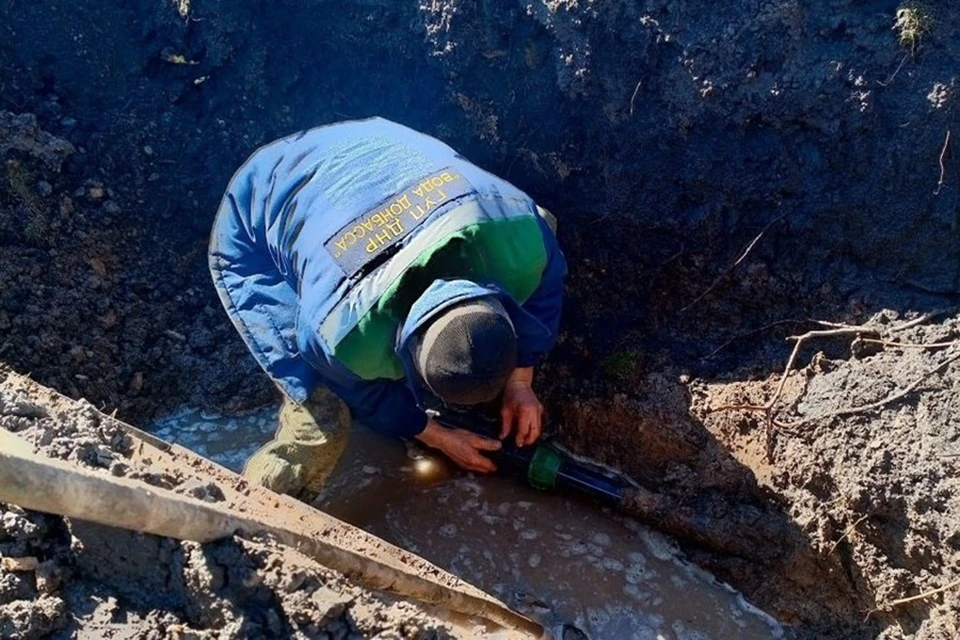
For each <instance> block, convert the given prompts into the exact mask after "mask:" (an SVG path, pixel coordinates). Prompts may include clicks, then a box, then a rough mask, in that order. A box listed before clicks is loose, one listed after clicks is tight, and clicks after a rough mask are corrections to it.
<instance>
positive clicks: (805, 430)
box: [0, 0, 960, 639]
mask: <svg viewBox="0 0 960 640" xmlns="http://www.w3.org/2000/svg"><path fill="white" fill-rule="evenodd" d="M903 11H906V13H904V12H903ZM0 17H2V18H3V20H0V70H2V71H0V109H5V110H6V111H4V112H0V156H2V160H3V163H4V164H3V167H2V170H3V175H2V176H0V178H2V179H0V360H2V361H4V362H6V363H8V364H10V365H11V366H13V367H14V368H15V369H16V370H18V371H20V372H23V373H30V374H31V375H32V376H33V377H34V378H35V379H37V380H38V381H40V382H42V383H43V384H46V385H48V386H50V387H53V388H55V389H57V390H58V391H60V392H62V393H65V394H67V395H69V396H71V397H74V398H86V399H88V400H89V402H91V403H93V404H94V405H95V406H96V407H97V408H102V409H104V410H106V411H107V412H108V413H109V412H111V411H113V410H114V409H116V410H118V412H119V413H118V415H119V416H120V417H121V418H124V419H125V420H128V421H130V422H133V423H142V422H143V421H145V420H147V419H149V418H150V417H153V416H155V415H157V414H159V413H163V412H164V411H167V410H170V409H172V408H174V407H176V406H179V405H181V404H190V405H192V406H197V407H210V408H217V409H228V410H229V409H237V408H244V407H251V406H256V405H258V404H262V403H264V402H267V401H270V400H271V399H272V396H271V387H270V385H269V383H268V382H267V381H266V380H265V379H264V377H263V376H262V374H260V373H259V371H258V370H257V368H256V365H255V364H254V362H253V360H252V358H250V357H249V355H248V354H247V353H246V352H245V350H244V347H243V345H242V343H241V342H240V340H239V339H238V338H237V336H236V335H235V332H234V331H233V329H232V327H231V326H230V325H229V323H228V322H227V320H226V318H225V316H224V314H223V312H222V310H221V309H220V308H219V303H218V302H217V300H216V297H215V295H214V294H213V291H212V287H211V286H210V284H209V276H208V275H207V273H206V268H205V260H204V251H205V245H206V239H207V234H208V231H209V226H210V223H211V220H212V217H213V215H214V212H215V210H216V206H217V202H218V200H219V198H220V196H221V194H222V192H223V189H224V187H225V185H226V183H227V181H228V179H229V177H230V175H231V174H232V172H233V171H234V170H235V169H236V167H237V166H239V164H240V163H241V162H242V161H243V160H244V159H245V158H246V157H247V155H249V153H250V152H251V151H252V150H253V149H254V148H255V147H256V146H257V145H259V144H262V143H265V142H267V141H269V140H271V139H274V138H276V137H279V136H281V135H285V134H287V133H290V132H292V131H296V130H298V129H302V128H305V127H308V126H312V125H315V124H321V123H326V122H333V121H336V120H342V119H346V118H354V117H365V116H369V115H383V116H385V117H389V118H392V119H395V120H398V121H401V122H403V123H405V124H408V125H411V126H413V127H415V128H418V129H421V130H423V131H425V132H427V133H430V134H433V135H436V136H439V137H441V138H443V139H444V140H446V141H448V142H449V143H450V144H451V145H453V146H454V147H456V148H457V149H458V150H460V151H461V152H462V153H464V154H465V155H466V156H467V157H469V158H470V159H471V160H473V161H475V162H477V163H479V164H481V165H483V166H484V167H485V168H488V169H490V170H491V171H493V172H495V173H498V174H500V175H503V176H504V177H506V178H507V179H510V180H512V181H514V182H515V183H517V184H518V185H519V186H520V187H522V188H524V189H526V190H527V191H528V192H529V193H531V194H532V195H533V196H534V197H535V198H537V199H538V201H540V202H541V203H542V204H544V205H545V206H547V207H548V208H550V209H551V210H552V211H554V212H555V213H557V214H558V216H559V218H560V233H559V235H560V239H561V243H562V245H563V247H564V250H565V252H566V254H567V257H568V260H569V262H570V265H571V270H570V276H569V279H568V287H567V297H566V300H567V302H566V309H565V312H564V321H563V325H564V330H563V334H562V335H561V338H560V341H559V344H558V345H557V348H556V349H555V350H554V352H553V353H552V354H551V357H550V359H549V361H548V362H547V363H546V364H545V365H544V367H542V369H541V371H540V380H539V383H538V386H539V389H540V391H541V394H542V396H543V398H544V400H545V403H546V404H547V405H548V408H549V415H550V423H551V425H552V428H553V429H554V430H555V431H557V432H558V437H559V439H560V440H561V442H563V443H564V444H565V445H567V446H569V447H570V448H572V449H573V450H575V451H577V452H578V453H581V454H584V455H588V456H590V457H592V458H594V459H597V460H600V461H602V462H604V463H607V464H610V465H613V466H616V467H618V468H620V469H622V470H624V471H625V472H627V473H629V474H630V475H631V476H633V477H634V478H635V479H636V480H637V481H638V482H639V483H640V484H641V485H642V486H643V487H644V489H645V490H646V491H647V492H648V493H647V494H643V496H644V497H643V499H642V500H640V501H639V502H637V503H636V504H633V505H630V506H631V508H633V509H634V511H635V512H636V513H637V514H638V515H640V516H642V517H646V519H647V520H648V521H650V522H651V524H653V525H655V526H658V527H660V528H662V529H663V530H665V531H667V532H668V533H672V534H674V535H675V536H677V537H678V539H679V540H680V541H681V542H682V544H684V546H685V549H686V550H687V553H688V554H689V555H690V556H691V557H692V558H694V559H695V560H697V561H698V562H700V563H702V564H703V565H704V566H706V567H708V568H709V569H711V570H712V571H714V572H715V573H716V574H717V575H719V576H720V577H721V578H723V579H725V580H729V581H730V582H731V583H732V584H733V585H735V586H736V587H738V588H739V589H741V590H743V592H744V593H745V594H746V596H747V597H748V598H750V599H751V601H753V602H754V603H756V604H757V605H759V606H761V607H762V608H764V609H766V610H768V611H770V612H771V613H773V614H775V615H777V616H778V617H779V618H780V619H781V620H783V621H785V622H787V623H789V624H792V625H793V627H794V629H795V630H796V632H797V633H799V634H801V635H807V636H809V637H829V636H831V635H832V636H834V637H844V638H845V637H862V638H872V637H883V638H901V637H909V636H913V637H918V638H934V639H940V638H953V637H956V636H957V635H958V630H957V620H958V617H960V614H958V610H960V587H958V586H957V580H958V579H960V574H958V573H957V567H958V566H960V562H958V560H960V558H958V550H960V534H958V530H960V529H958V528H960V505H958V503H957V498H956V495H957V488H958V487H957V482H958V481H957V476H958V468H957V464H958V463H957V460H958V457H957V454H958V453H960V450H958V448H960V433H958V431H957V428H958V427H957V424H958V423H960V420H958V416H957V400H956V398H957V393H956V391H957V387H958V385H960V361H953V360H951V358H952V357H953V355H954V353H955V352H956V351H957V349H958V347H957V345H956V344H955V341H956V340H957V339H960V334H958V331H960V329H958V327H960V321H958V315H957V304H958V302H960V285H958V282H960V245H958V243H957V241H956V239H957V220H958V211H960V189H958V188H957V185H958V178H960V175H958V165H957V162H956V151H955V149H956V145H957V143H958V142H960V138H958V135H960V128H958V126H957V122H958V120H957V108H956V104H957V99H956V92H957V80H956V69H958V68H960V47H958V44H957V43H960V14H958V12H957V11H956V10H955V9H953V8H950V7H948V6H946V5H944V6H940V5H934V4H932V3H931V4H924V3H900V2H896V1H890V2H886V1H884V2H866V3H865V2H855V1H853V0H833V1H830V2H825V3H820V4H818V5H817V6H816V7H812V6H811V7H807V6H804V5H803V3H797V2H765V1H757V0H737V1H735V2H729V3H726V4H723V5H722V6H721V5H718V4H717V3H715V2H705V1H703V0H650V1H644V2H583V1H581V2H574V1H570V2H563V1H546V0H543V1H538V2H526V1H524V2H516V3H514V2H504V3H490V2H484V1H473V0H443V1H437V2H429V3H397V2H388V1H385V0H384V1H380V0H368V1H364V2H353V1H350V2H346V1H343V2H340V1H337V0H334V1H327V0H324V1H322V2H321V1H313V0H288V1H284V2H278V3H273V4H270V5H269V6H268V5H264V4H263V3H256V2H243V1H232V2H219V1H218V0H203V1H201V0H195V1H193V2H176V3H160V2H152V1H147V0H137V1H134V2H129V3H124V4H123V5H122V6H121V7H116V6H108V5H107V4H104V3H100V2H88V1H83V0H81V1H78V2H75V3H73V4H72V5H71V14H70V16H69V19H68V18H67V17H66V15H65V14H63V13H62V12H61V11H60V10H59V8H58V7H57V6H56V3H28V4H23V3H16V2H13V1H12V0H9V1H6V2H2V1H0ZM914 320H921V321H920V322H918V323H916V324H914V325H911V326H907V327H903V325H904V324H906V323H910V322H913V321H914ZM822 322H831V323H840V324H843V325H844V326H848V327H849V326H855V325H862V326H863V327H864V328H863V329H862V330H860V332H859V335H858V333H857V332H855V331H852V330H846V329H844V330H843V331H841V332H838V333H837V334H835V335H825V336H817V337H815V338H813V339H810V340H809V341H807V342H806V343H805V345H804V347H803V348H802V349H801V350H800V351H799V353H798V355H797V358H796V359H795V361H794V362H793V363H792V367H791V374H790V375H789V376H788V377H787V378H786V381H785V383H784V385H783V388H782V389H780V381H781V376H782V374H783V372H784V371H785V368H786V365H787V361H788V359H789V358H790V354H791V350H792V348H793V345H794V342H793V341H791V340H789V338H790V336H800V335H803V334H805V333H807V332H810V331H823V330H828V329H831V328H832V327H830V326H827V325H824V324H822ZM870 340H879V341H881V342H882V343H877V342H870ZM917 344H924V345H929V344H937V345H942V346H936V347H918V346H916V345H917ZM771 402H772V405H771V406H770V409H769V410H767V409H764V408H763V407H764V406H765V405H768V404H769V403H771ZM16 517H17V518H27V520H30V519H31V518H34V517H35V516H21V515H19V514H17V516H16ZM41 520H43V521H45V519H41ZM31 521H32V520H31ZM38 522H39V521H38ZM44 531H53V532H55V535H54V537H56V536H61V537H60V538H57V539H61V540H66V538H65V537H63V535H65V534H63V531H64V529H63V528H62V527H60V528H58V526H54V525H50V526H47V527H46V528H45V529H44ZM56 532H59V533H56ZM48 538H49V536H48ZM58 548H60V547H58ZM71 553H72V552H71ZM45 557H46V556H45ZM18 588H19V587H18ZM89 588H91V589H92V588H102V589H108V587H106V586H97V585H96V584H92V585H91V586H90V587H89ZM31 593H32V592H31ZM101 593H106V591H102V592H101ZM51 611H54V609H51ZM186 621H187V622H188V623H190V624H193V623H191V622H190V620H186ZM263 624H267V622H263Z"/></svg>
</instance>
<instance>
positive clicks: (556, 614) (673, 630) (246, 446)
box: [151, 407, 783, 640]
mask: <svg viewBox="0 0 960 640" xmlns="http://www.w3.org/2000/svg"><path fill="white" fill-rule="evenodd" d="M276 413H277V411H276V408H274V407H271V408H265V409H261V410H258V411H256V412H253V413H249V414H246V415H242V416H235V417H230V416H225V415H220V414H213V413H205V412H201V411H199V410H195V409H185V410H182V411H180V412H178V413H176V414H173V415H171V416H168V417H167V418H165V419H163V420H160V421H158V422H157V423H155V424H154V425H153V426H152V428H151V431H152V432H153V433H154V434H155V435H157V436H159V437H161V438H164V439H165V440H168V441H172V442H176V443H178V444H180V445H182V446H185V447H187V448H190V449H193V450H194V451H196V452H197V453H199V454H201V455H203V456H206V457H208V458H210V459H212V460H214V461H216V462H218V463H220V464H222V465H224V466H226V467H228V468H230V469H232V470H234V471H239V470H240V469H241V468H242V465H243V462H244V460H245V459H246V458H247V457H248V456H249V455H250V454H252V453H253V452H254V451H255V450H256V449H257V448H258V447H259V446H260V445H261V444H262V443H263V442H265V441H266V440H267V439H269V438H270V436H271V435H272V433H273V430H274V429H275V425H276ZM315 506H317V507H318V508H321V509H323V510H325V511H327V512H328V513H331V514H332V515H334V516H336V517H338V518H340V519H342V520H345V521H347V522H349V523H351V524H353V525H356V526H358V527H361V528H362V529H364V530H366V531H369V532H370V533H373V534H375V535H378V536H380V537H381V538H383V539H385V540H387V541H388V542H391V543H393V544H396V545H398V546H401V547H403V548H406V549H408V550H410V551H412V552H414V553H417V554H419V555H420V556H422V557H424V558H425V559H427V560H428V561H430V562H433V563H434V564H436V565H438V566H440V567H442V568H444V569H446V570H447V571H450V572H451V573H453V574H455V575H457V576H459V577H461V578H463V579H465V580H467V581H468V582H470V583H472V584H474V585H476V586H478V587H480V588H481V589H484V590H486V591H487V592H489V593H492V594H494V595H495V596H497V597H498V598H500V599H501V600H503V601H504V602H506V603H508V604H509V605H510V606H512V607H513V608H515V609H517V610H519V611H521V612H523V613H525V614H526V615H529V616H531V617H533V618H535V619H537V620H538V621H540V622H541V623H543V624H545V625H547V626H548V627H550V628H554V629H556V628H560V627H561V626H562V625H565V624H566V625H573V626H574V627H575V628H576V629H577V630H580V631H582V632H583V633H584V634H585V635H586V637H588V638H623V639H627V638H637V639H647V638H650V639H657V640H660V639H663V640H667V639H676V640H698V639H706V638H734V637H735V638H743V639H744V640H754V639H756V640H759V639H762V638H780V637H783V629H782V628H781V627H780V625H779V624H778V623H777V621H776V620H775V619H774V618H773V617H771V616H769V615H767V614H766V613H764V612H763V611H761V610H760V609H758V608H756V607H755V606H753V605H752V604H750V603H749V602H748V601H747V600H746V599H745V598H744V596H743V595H742V594H740V593H739V592H737V591H736V590H734V589H733V588H731V587H729V586H727V585H726V584H723V583H721V582H719V581H717V580H716V579H714V578H713V577H712V576H711V575H710V574H708V573H707V572H705V571H703V570H701V569H700V568H698V567H697V566H695V565H694V564H692V563H690V562H688V561H687V560H685V559H684V557H683V554H682V553H681V552H680V551H679V550H678V549H677V547H676V545H675V543H674V542H673V541H672V540H670V539H669V538H667V537H665V536H663V535H662V534H660V533H658V532H655V531H653V530H651V529H649V528H648V527H646V526H644V525H642V524H640V523H638V522H636V521H635V520H633V519H631V518H628V517H624V516H621V515H618V514H616V513H613V512H612V511H610V510H609V509H606V508H603V509H601V507H600V506H599V505H596V504H593V503H590V502H588V501H585V500H581V499H576V498H573V497H570V496H565V495H559V494H553V493H547V492H539V491H536V490H534V489H531V488H528V487H526V486H523V485H522V484H520V483H519V482H517V481H515V480H514V479H512V478H508V477H503V476H498V475H493V476H488V477H482V478H480V477H476V476H474V475H472V474H464V473H462V472H459V471H458V470H456V469H455V468H454V467H453V465H451V464H450V463H448V462H447V461H445V460H444V459H443V458H442V457H440V456H439V455H433V454H431V453H430V452H425V451H422V450H419V449H415V448H410V447H405V446H404V445H403V444H401V443H398V442H395V441H392V440H387V439H384V438H382V437H380V436H377V435H376V434H374V433H372V432H370V431H369V430H367V429H365V428H363V427H361V426H355V427H354V428H353V430H352V432H351V434H350V441H349V444H348V446H347V449H346V451H345V453H344V455H343V458H342V459H341V460H340V463H339V464H338V466H337V468H336V470H335V471H334V473H333V474H332V476H331V478H330V480H329V482H328V484H327V486H326V487H325V489H324V491H323V493H322V494H321V496H320V497H319V498H318V499H317V501H316V503H315ZM568 633H569V632H568ZM566 637H574V636H570V635H568V636H566Z"/></svg>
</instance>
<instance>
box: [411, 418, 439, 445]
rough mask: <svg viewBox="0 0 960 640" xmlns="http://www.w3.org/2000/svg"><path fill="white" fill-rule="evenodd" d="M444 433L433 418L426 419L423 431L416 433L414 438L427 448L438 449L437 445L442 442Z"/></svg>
mask: <svg viewBox="0 0 960 640" xmlns="http://www.w3.org/2000/svg"><path fill="white" fill-rule="evenodd" d="M446 433H447V429H446V428H445V427H442V426H441V425H440V424H439V423H437V422H435V421H434V419H433V418H427V426H425V427H424V428H423V431H421V432H420V433H418V434H417V435H416V436H415V437H416V438H417V440H419V441H420V442H422V443H423V444H425V445H427V446H428V447H432V448H434V449H438V448H440V447H439V444H440V443H441V442H443V439H444V436H445V435H446Z"/></svg>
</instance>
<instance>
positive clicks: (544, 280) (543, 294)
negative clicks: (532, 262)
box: [517, 218, 567, 367]
mask: <svg viewBox="0 0 960 640" xmlns="http://www.w3.org/2000/svg"><path fill="white" fill-rule="evenodd" d="M539 220H540V231H541V232H542V234H543V243H544V247H545V248H546V251H547V264H546V267H545V268H544V270H543V275H542V276H541V277H540V284H539V285H538V286H537V288H536V290H535V291H534V292H533V294H532V295H531V296H530V297H529V298H528V299H527V300H526V301H525V302H524V303H523V304H522V305H520V306H521V308H522V309H523V310H524V311H526V312H527V313H529V314H530V315H531V316H533V317H534V318H536V319H537V320H539V322H540V324H542V325H543V328H544V329H546V330H545V331H542V330H541V331H531V332H529V333H521V334H520V335H519V336H518V338H519V345H518V347H519V349H518V353H517V365H518V366H520V367H532V366H534V365H536V364H537V363H538V362H539V361H540V359H541V358H543V356H545V355H546V353H547V352H548V351H550V349H552V348H553V345H554V343H556V341H557V334H558V333H559V331H560V312H561V310H562V308H563V281H564V278H566V275H567V261H566V258H564V256H563V252H561V251H560V245H559V244H558V243H557V237H556V236H555V235H554V233H553V231H552V230H551V229H550V227H549V226H547V223H546V222H545V221H544V220H543V219H542V218H541V219H539Z"/></svg>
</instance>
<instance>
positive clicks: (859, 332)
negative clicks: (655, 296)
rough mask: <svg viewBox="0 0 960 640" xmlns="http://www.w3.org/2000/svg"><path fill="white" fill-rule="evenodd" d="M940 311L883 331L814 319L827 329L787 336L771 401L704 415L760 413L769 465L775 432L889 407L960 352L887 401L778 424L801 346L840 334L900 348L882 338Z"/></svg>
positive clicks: (875, 327) (936, 345)
mask: <svg viewBox="0 0 960 640" xmlns="http://www.w3.org/2000/svg"><path fill="white" fill-rule="evenodd" d="M704 295H705V294H704ZM943 312H944V310H940V311H933V312H930V313H926V314H923V315H921V316H919V317H917V318H914V319H913V320H910V321H909V322H904V323H902V324H899V325H897V326H894V327H890V328H882V327H880V326H877V325H876V324H864V325H847V324H838V323H835V322H827V321H823V320H817V321H815V322H817V324H820V325H821V326H824V327H827V328H826V329H817V330H813V331H808V332H807V333H804V334H802V335H799V336H790V337H788V338H787V339H788V340H793V341H794V342H795V344H794V346H793V350H792V351H791V352H790V357H789V358H788V359H787V365H786V367H784V369H783V373H782V374H780V382H779V383H778V384H777V389H776V391H775V392H774V394H773V396H772V397H771V398H770V400H768V401H767V402H766V403H764V404H762V405H757V404H732V405H724V406H721V407H715V408H711V409H708V411H707V413H708V414H710V413H718V412H721V411H754V412H760V413H763V415H764V419H765V425H766V455H767V460H768V461H769V462H772V461H773V447H774V442H775V436H776V430H777V429H783V430H790V429H794V428H796V427H799V426H801V425H805V424H808V423H810V422H814V421H818V420H824V419H828V418H835V417H840V416H848V415H853V414H857V413H864V412H868V411H874V410H876V409H879V408H882V407H884V406H886V405H888V404H890V403H892V402H896V401H897V400H900V399H901V398H903V397H905V396H907V395H909V394H910V393H912V392H913V391H914V390H915V389H916V388H917V387H918V386H919V385H920V383H921V382H923V380H925V379H926V378H927V377H929V376H930V375H932V374H934V373H936V372H937V371H939V370H940V369H942V368H943V367H944V366H946V365H948V364H950V363H951V362H953V361H955V360H957V359H960V352H958V353H956V354H954V355H953V356H950V357H949V358H947V359H946V360H944V361H943V362H941V363H940V364H938V365H937V366H936V367H934V368H932V369H930V370H928V371H926V372H925V373H923V375H921V376H920V377H918V378H917V379H916V380H914V381H913V382H912V383H911V384H910V385H908V386H907V387H906V388H905V389H903V390H902V391H898V392H897V393H894V394H892V395H890V396H888V397H886V398H884V399H882V400H879V401H877V402H871V403H869V404H865V405H861V406H859V407H850V408H846V409H839V410H837V411H831V412H828V413H826V414H823V415H819V416H812V417H809V418H804V419H802V420H798V421H796V422H792V423H783V422H779V421H778V420H777V413H778V409H777V402H778V401H779V400H780V396H781V395H783V390H784V387H785V386H786V384H787V378H789V377H790V373H791V372H792V370H793V365H794V362H796V359H797V356H798V354H799V353H800V349H801V348H802V347H803V345H804V344H806V343H807V341H809V340H813V339H815V338H826V337H835V336H843V335H853V336H857V337H858V338H859V339H861V340H863V341H864V342H871V343H879V344H885V345H889V346H897V347H902V346H904V345H908V344H910V343H898V342H894V341H891V340H889V339H885V338H884V334H886V335H890V334H894V333H899V332H901V331H905V330H907V329H911V328H913V327H916V326H918V325H921V324H923V323H925V322H927V321H929V320H930V319H931V318H933V317H935V316H938V315H940V314H941V313H943ZM864 334H870V335H875V336H879V337H880V339H877V338H869V339H868V338H863V337H862V336H863V335H864ZM958 344H960V340H958V341H954V342H949V343H934V344H928V345H912V344H910V346H913V347H915V348H935V347H945V346H954V345H958Z"/></svg>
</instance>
